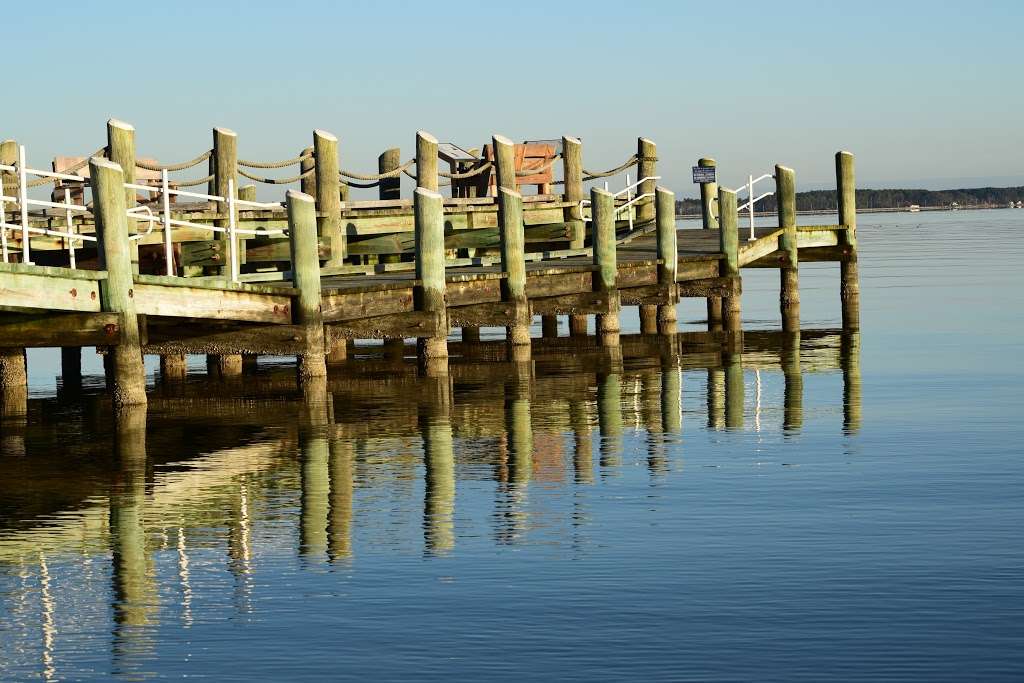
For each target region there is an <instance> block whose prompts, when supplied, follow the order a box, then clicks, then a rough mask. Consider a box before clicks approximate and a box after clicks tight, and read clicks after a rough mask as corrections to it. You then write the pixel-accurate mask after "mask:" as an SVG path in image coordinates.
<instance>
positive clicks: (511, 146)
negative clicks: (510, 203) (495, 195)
mask: <svg viewBox="0 0 1024 683" xmlns="http://www.w3.org/2000/svg"><path fill="white" fill-rule="evenodd" d="M491 145H492V147H491V149H492V150H493V151H494V177H495V184H496V190H500V189H501V188H503V187H505V188H508V189H510V190H512V191H518V188H519V184H518V183H517V182H516V152H515V148H516V146H515V143H513V142H512V141H511V140H509V139H508V138H507V137H505V136H504V135H494V136H492V137H491ZM499 196H500V192H499Z"/></svg>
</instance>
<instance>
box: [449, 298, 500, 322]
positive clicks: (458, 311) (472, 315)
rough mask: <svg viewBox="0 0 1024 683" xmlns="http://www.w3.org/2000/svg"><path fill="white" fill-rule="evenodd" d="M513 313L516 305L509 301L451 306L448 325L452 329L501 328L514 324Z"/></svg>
mask: <svg viewBox="0 0 1024 683" xmlns="http://www.w3.org/2000/svg"><path fill="white" fill-rule="evenodd" d="M515 313H516V305H515V303H513V302H511V301H492V302H485V303H479V304H470V305H468V306H451V307H450V308H449V309H448V323H449V324H450V325H451V326H452V327H501V326H503V325H511V324H513V323H514V322H516V316H515Z"/></svg>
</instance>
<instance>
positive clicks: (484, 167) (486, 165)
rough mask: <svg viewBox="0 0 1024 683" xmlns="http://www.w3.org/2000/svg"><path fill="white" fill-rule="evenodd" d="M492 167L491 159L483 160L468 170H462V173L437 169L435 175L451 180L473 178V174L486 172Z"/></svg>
mask: <svg viewBox="0 0 1024 683" xmlns="http://www.w3.org/2000/svg"><path fill="white" fill-rule="evenodd" d="M492 168H494V163H493V162H491V161H485V162H484V163H482V164H480V165H479V166H477V167H476V168H474V169H472V170H469V171H463V172H462V173H448V172H445V171H441V170H438V172H437V175H439V176H441V177H442V178H449V179H451V180H465V179H466V178H473V177H475V176H478V175H480V174H481V173H487V172H489V171H490V170H491V169H492Z"/></svg>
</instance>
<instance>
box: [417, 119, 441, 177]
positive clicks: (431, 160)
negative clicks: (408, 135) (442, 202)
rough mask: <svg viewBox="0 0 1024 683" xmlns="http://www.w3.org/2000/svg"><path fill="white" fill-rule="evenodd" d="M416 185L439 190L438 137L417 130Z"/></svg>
mask: <svg viewBox="0 0 1024 683" xmlns="http://www.w3.org/2000/svg"><path fill="white" fill-rule="evenodd" d="M416 187H417V188H422V189H424V190H429V191H431V192H437V188H438V185H437V138H435V137H434V136H433V135H431V134H430V133H427V132H426V131H422V130H421V131H417V132H416Z"/></svg>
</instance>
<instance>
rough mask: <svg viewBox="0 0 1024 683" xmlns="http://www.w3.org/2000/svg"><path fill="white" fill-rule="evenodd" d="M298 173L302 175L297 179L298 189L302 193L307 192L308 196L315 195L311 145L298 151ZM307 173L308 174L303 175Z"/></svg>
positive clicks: (314, 164)
mask: <svg viewBox="0 0 1024 683" xmlns="http://www.w3.org/2000/svg"><path fill="white" fill-rule="evenodd" d="M299 158H300V159H301V161H300V162H299V174H300V175H302V176H303V177H302V178H300V179H299V190H300V191H301V192H302V194H308V195H309V196H310V197H315V196H316V158H315V157H314V154H313V148H312V147H306V148H305V149H303V150H302V151H301V152H299ZM306 173H309V175H305V174H306Z"/></svg>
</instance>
